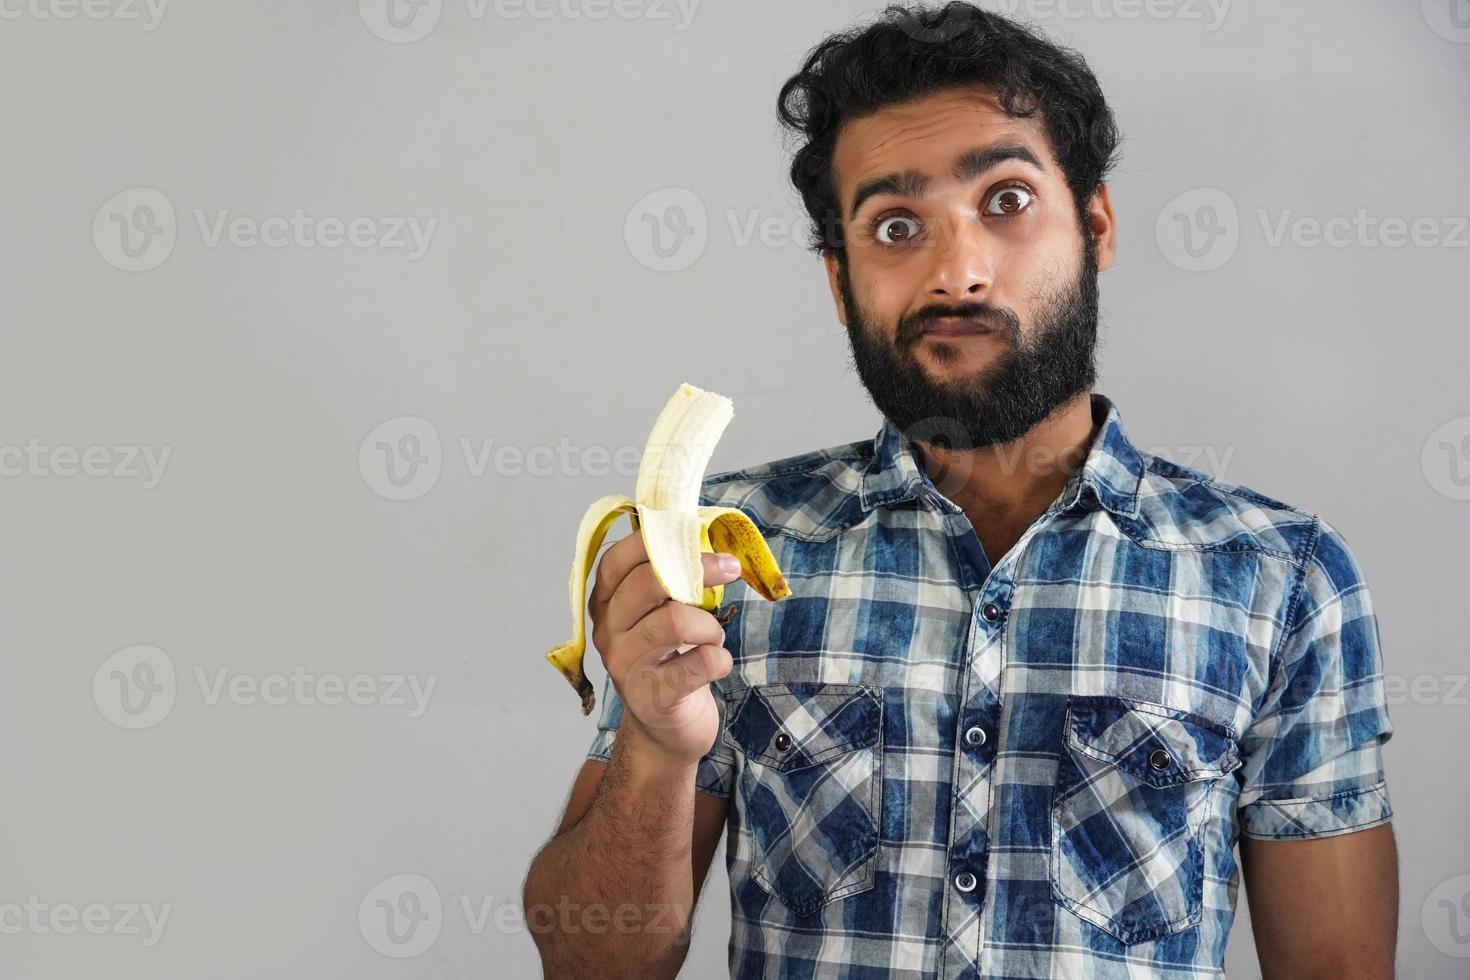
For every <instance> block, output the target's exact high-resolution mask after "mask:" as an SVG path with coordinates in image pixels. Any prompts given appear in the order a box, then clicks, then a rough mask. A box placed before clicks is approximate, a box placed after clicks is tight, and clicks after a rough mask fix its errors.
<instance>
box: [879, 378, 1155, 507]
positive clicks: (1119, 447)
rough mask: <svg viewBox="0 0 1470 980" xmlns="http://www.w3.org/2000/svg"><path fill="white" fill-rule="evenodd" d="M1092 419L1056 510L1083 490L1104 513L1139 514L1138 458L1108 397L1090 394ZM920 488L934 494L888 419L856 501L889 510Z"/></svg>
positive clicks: (903, 437) (906, 441) (907, 444)
mask: <svg viewBox="0 0 1470 980" xmlns="http://www.w3.org/2000/svg"><path fill="white" fill-rule="evenodd" d="M1091 404H1092V418H1093V421H1094V422H1096V423H1099V424H1100V426H1101V428H1099V429H1098V432H1097V436H1096V437H1095V438H1094V439H1093V441H1092V445H1091V446H1090V447H1089V449H1088V452H1087V459H1086V461H1084V462H1083V464H1082V466H1080V467H1079V468H1078V469H1077V470H1075V471H1074V472H1073V473H1072V475H1071V477H1070V478H1069V479H1068V481H1067V484H1066V486H1064V487H1063V488H1062V492H1061V493H1060V494H1059V495H1058V497H1057V499H1058V500H1059V501H1060V502H1061V503H1060V509H1061V510H1070V509H1071V508H1072V507H1074V506H1076V505H1077V504H1078V502H1079V500H1086V498H1087V497H1088V494H1087V491H1089V490H1090V491H1091V494H1090V496H1091V498H1092V499H1095V500H1096V501H1097V502H1098V503H1099V504H1101V505H1102V507H1103V508H1104V509H1106V510H1107V511H1108V512H1110V513H1112V514H1116V515H1118V516H1120V517H1130V518H1131V517H1136V516H1137V515H1138V487H1139V484H1140V483H1141V482H1142V481H1143V459H1142V457H1140V456H1139V453H1138V450H1137V449H1135V448H1134V446H1133V443H1131V442H1130V441H1129V440H1128V435H1127V433H1126V432H1125V431H1124V430H1123V419H1122V416H1121V415H1120V414H1119V412H1118V406H1117V405H1115V404H1114V403H1113V401H1112V399H1110V398H1108V397H1107V396H1106V395H1103V394H1100V393H1098V392H1092V395H1091ZM921 490H927V492H928V493H932V494H935V495H938V494H939V491H938V490H937V489H936V488H935V486H934V483H933V481H932V480H930V479H929V476H928V474H926V473H925V472H924V471H923V469H922V468H921V467H920V466H919V464H918V457H917V456H916V454H915V451H914V445H913V441H912V440H911V439H910V438H909V437H908V436H906V435H905V434H904V433H903V432H901V431H900V430H899V429H898V427H897V426H895V425H894V424H893V423H892V422H891V421H889V420H888V419H886V418H885V419H884V420H883V427H882V428H881V429H879V430H878V435H877V436H876V437H875V438H874V439H873V457H872V459H871V461H870V462H869V463H868V468H867V471H866V473H864V475H863V483H862V491H861V499H862V507H863V509H864V510H872V509H873V508H875V507H883V506H889V505H892V504H896V503H899V502H900V501H904V500H910V499H913V498H914V497H917V496H919V494H920V491H921Z"/></svg>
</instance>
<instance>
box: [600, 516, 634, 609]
mask: <svg viewBox="0 0 1470 980" xmlns="http://www.w3.org/2000/svg"><path fill="white" fill-rule="evenodd" d="M647 561H648V550H647V549H646V548H644V547H643V535H641V534H639V533H638V532H637V531H634V532H633V533H632V534H630V535H628V536H627V537H625V538H623V539H622V540H621V541H619V542H618V543H616V544H614V545H613V546H612V547H611V548H608V549H607V550H606V551H604V552H603V553H602V557H601V558H600V559H598V562H597V577H596V578H595V579H594V580H593V583H592V596H591V600H590V601H591V604H592V605H594V606H600V605H602V604H603V603H605V602H607V601H608V600H609V599H611V598H612V595H613V593H614V592H616V591H617V589H618V586H619V585H622V584H623V579H624V578H626V577H627V575H628V573H629V572H631V571H632V570H633V569H634V568H636V567H638V566H639V565H641V564H644V563H646V562H647Z"/></svg>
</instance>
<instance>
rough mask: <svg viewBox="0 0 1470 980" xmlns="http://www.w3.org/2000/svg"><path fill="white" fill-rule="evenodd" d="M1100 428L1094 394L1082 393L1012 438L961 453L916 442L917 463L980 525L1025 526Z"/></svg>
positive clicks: (1061, 484) (1083, 457) (1048, 500)
mask: <svg viewBox="0 0 1470 980" xmlns="http://www.w3.org/2000/svg"><path fill="white" fill-rule="evenodd" d="M1097 429H1098V426H1097V424H1096V423H1095V422H1093V420H1092V400H1091V392H1090V391H1083V392H1082V393H1081V394H1079V395H1076V396H1075V397H1073V398H1072V399H1071V400H1069V401H1066V402H1064V403H1062V404H1061V405H1059V406H1057V408H1056V410H1055V411H1053V412H1052V413H1051V414H1050V415H1048V416H1047V417H1046V418H1045V419H1043V420H1042V421H1041V422H1039V423H1037V424H1036V425H1035V426H1033V427H1032V428H1031V430H1030V431H1028V432H1027V433H1026V434H1025V435H1023V436H1021V437H1020V438H1018V439H1015V440H1013V441H1012V442H1008V443H1005V444H1003V445H998V446H985V447H983V448H980V449H971V450H960V451H955V450H951V449H944V448H940V447H938V446H935V445H933V444H931V443H926V442H918V443H916V448H917V450H918V454H919V465H920V466H922V467H923V469H924V471H925V472H926V473H928V474H929V478H930V479H931V480H933V481H934V485H935V486H936V487H938V488H939V490H940V492H941V493H943V494H944V495H945V496H946V497H948V498H949V499H950V500H952V501H953V502H954V503H955V504H957V505H958V506H959V507H961V508H962V509H963V510H964V511H965V513H966V514H967V515H968V516H969V518H970V522H971V523H972V524H974V525H975V527H976V528H980V527H997V526H1000V527H1010V526H1019V527H1020V528H1021V529H1022V530H1024V529H1025V528H1026V527H1027V526H1028V525H1030V523H1031V522H1032V521H1034V520H1035V519H1036V518H1037V516H1038V515H1040V514H1041V512H1042V511H1044V510H1046V508H1047V507H1048V506H1049V505H1050V504H1051V503H1052V502H1053V501H1054V500H1056V499H1057V496H1058V495H1059V494H1060V493H1061V492H1062V488H1063V487H1064V486H1066V484H1067V480H1068V479H1069V478H1070V477H1071V475H1072V473H1073V472H1075V471H1076V470H1077V469H1078V467H1080V466H1081V465H1082V464H1083V463H1084V462H1085V461H1086V459H1087V453H1088V450H1089V449H1090V448H1091V446H1092V441H1093V438H1094V437H1095V436H1096V435H1097Z"/></svg>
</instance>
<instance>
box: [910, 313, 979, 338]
mask: <svg viewBox="0 0 1470 980" xmlns="http://www.w3.org/2000/svg"><path fill="white" fill-rule="evenodd" d="M992 333H995V328H994V327H992V326H990V325H989V324H987V323H986V322H985V321H983V320H975V319H972V318H970V317H965V316H941V317H935V318H934V319H932V320H930V321H929V322H928V323H926V324H924V329H923V331H922V333H920V336H921V337H976V336H983V335H985V334H992Z"/></svg>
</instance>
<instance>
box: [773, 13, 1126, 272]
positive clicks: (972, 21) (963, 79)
mask: <svg viewBox="0 0 1470 980" xmlns="http://www.w3.org/2000/svg"><path fill="white" fill-rule="evenodd" d="M974 84H982V85H986V86H988V87H989V88H991V90H992V91H993V93H994V94H995V97H996V100H997V101H998V102H999V104H1000V106H1001V108H1002V109H1003V110H1004V111H1005V112H1006V113H1007V114H1008V115H1011V116H1016V117H1030V116H1032V115H1034V114H1035V113H1036V112H1037V111H1040V113H1041V118H1042V123H1043V128H1044V130H1045V132H1046V136H1047V139H1048V140H1049V141H1050V142H1051V150H1052V154H1053V155H1054V156H1055V157H1056V159H1057V162H1058V164H1060V166H1061V168H1062V172H1063V174H1065V176H1066V180H1067V186H1068V187H1069V188H1070V189H1071V191H1072V199H1073V201H1074V202H1075V204H1076V207H1077V215H1078V220H1079V222H1083V224H1084V228H1085V221H1084V216H1085V214H1086V211H1087V204H1088V202H1090V201H1091V200H1092V196H1093V194H1094V193H1095V192H1096V190H1097V188H1098V185H1099V184H1101V183H1102V182H1103V180H1104V178H1106V176H1107V174H1108V172H1109V171H1110V170H1111V169H1112V167H1113V165H1114V164H1115V162H1116V155H1117V152H1118V143H1119V140H1120V138H1121V137H1120V134H1119V132H1118V128H1117V124H1116V123H1115V122H1114V120H1113V113H1112V111H1111V110H1110V109H1109V108H1108V106H1107V102H1106V101H1105V100H1104V99H1103V94H1102V89H1101V88H1100V87H1099V86H1098V83H1097V78H1096V77H1095V76H1094V75H1093V74H1092V70H1091V69H1090V68H1088V67H1087V63H1086V62H1085V61H1084V60H1083V59H1082V56H1081V55H1080V54H1078V53H1076V52H1075V51H1072V50H1069V49H1067V48H1062V47H1058V46H1057V45H1055V44H1053V43H1052V42H1050V41H1048V40H1046V39H1045V38H1044V37H1042V36H1041V35H1040V34H1038V33H1036V32H1035V31H1033V30H1031V29H1029V28H1027V27H1024V26H1022V25H1021V24H1018V23H1017V22H1015V21H1013V20H1010V19H1008V18H1006V17H1003V16H1001V15H999V14H994V13H989V12H987V11H984V10H981V9H980V8H979V7H976V6H975V5H974V4H970V3H963V2H960V0H954V2H950V3H946V4H945V5H944V6H943V7H935V6H932V5H923V6H904V5H900V4H894V5H892V6H889V7H888V8H886V9H885V10H884V11H883V13H882V14H881V15H880V17H879V18H878V19H877V20H876V21H874V22H873V23H872V24H869V25H867V26H865V27H860V28H853V29H851V30H849V31H846V32H843V33H840V34H834V35H831V36H829V37H827V38H825V39H824V40H823V41H822V42H821V43H820V44H818V45H817V46H816V47H815V48H813V49H812V50H811V52H810V53H809V54H808V55H807V59H806V63H805V64H803V65H802V67H801V71H799V72H797V73H796V74H795V75H793V76H791V78H789V79H787V81H786V84H784V85H782V86H781V94H780V96H779V97H778V98H777V100H776V112H777V115H778V116H779V117H780V120H781V124H782V125H783V126H784V127H785V128H786V129H787V130H789V131H790V133H791V134H792V135H793V136H794V137H796V140H797V142H798V144H799V145H798V147H797V149H796V151H795V153H794V155H793V158H792V161H791V182H792V184H794V185H795V186H796V189H797V191H798V192H800V194H801V198H802V202H803V203H804V204H805V205H806V210H807V214H808V215H809V216H810V217H811V220H812V225H813V228H812V231H811V236H810V247H811V249H812V250H813V251H815V252H817V253H819V254H821V253H826V252H829V251H830V252H834V253H836V255H837V257H838V258H839V259H840V260H841V262H842V265H843V266H844V267H845V266H846V264H847V254H846V249H845V246H844V241H843V233H842V217H841V215H842V211H841V206H840V204H839V202H838V200H837V187H836V181H835V180H834V179H833V176H832V156H833V153H834V151H835V149H836V146H837V134H838V130H839V129H840V128H841V126H842V124H843V123H844V122H847V121H849V120H851V119H856V118H861V117H863V116H867V115H870V114H872V113H874V112H876V111H877V110H879V109H881V108H883V107H885V106H890V105H896V104H899V103H903V102H908V101H911V100H913V99H916V98H919V97H922V96H924V95H928V94H931V93H933V92H937V91H939V90H942V89H947V88H952V87H955V86H961V85H974Z"/></svg>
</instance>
